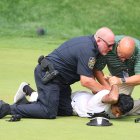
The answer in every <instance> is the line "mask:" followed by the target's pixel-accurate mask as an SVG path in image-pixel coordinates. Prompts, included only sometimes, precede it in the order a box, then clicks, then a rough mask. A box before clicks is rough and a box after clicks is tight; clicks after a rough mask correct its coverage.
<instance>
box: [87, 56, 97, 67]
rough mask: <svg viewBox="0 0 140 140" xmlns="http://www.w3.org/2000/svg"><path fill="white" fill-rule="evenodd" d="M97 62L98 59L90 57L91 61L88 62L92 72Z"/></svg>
mask: <svg viewBox="0 0 140 140" xmlns="http://www.w3.org/2000/svg"><path fill="white" fill-rule="evenodd" d="M95 62H96V58H95V57H90V58H89V61H88V67H89V68H90V69H91V70H92V69H93V68H94V65H95Z"/></svg>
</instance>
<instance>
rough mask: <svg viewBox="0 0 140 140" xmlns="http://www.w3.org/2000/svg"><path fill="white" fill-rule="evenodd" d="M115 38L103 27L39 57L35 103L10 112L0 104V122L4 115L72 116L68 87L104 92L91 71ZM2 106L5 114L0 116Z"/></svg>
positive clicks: (20, 106) (2, 103)
mask: <svg viewBox="0 0 140 140" xmlns="http://www.w3.org/2000/svg"><path fill="white" fill-rule="evenodd" d="M114 38H115V36H114V33H113V32H112V31H111V30H110V29H109V28H107V27H102V28H100V29H98V30H97V32H96V34H95V35H92V36H82V37H77V38H73V39H71V40H69V41H66V42H65V43H63V44H62V45H61V46H60V47H59V48H58V49H56V50H54V51H53V52H52V53H50V54H49V55H48V56H45V57H43V56H42V57H41V58H40V59H39V64H38V65H37V67H36V68H35V72H34V74H35V81H36V86H37V91H38V93H39V97H38V100H37V101H36V102H33V103H30V104H18V105H17V104H14V105H11V106H9V108H8V105H7V104H6V103H4V102H0V108H1V109H0V118H2V117H4V116H5V115H7V114H11V115H14V114H19V115H21V116H22V117H28V118H30V117H32V118H48V119H53V118H56V116H57V115H60V116H71V115H72V113H73V112H72V107H71V87H70V85H71V84H73V83H75V82H77V81H79V80H80V82H81V85H82V86H84V87H87V88H88V89H90V90H91V91H92V92H93V93H96V92H98V91H100V90H102V89H104V87H103V86H102V85H100V84H99V83H97V82H96V81H95V80H94V77H93V67H94V64H95V61H96V57H97V55H98V54H99V53H100V54H102V55H106V54H107V53H108V52H109V51H110V50H112V46H113V45H114V42H115V41H114ZM21 88H22V87H21ZM5 105H6V106H7V107H6V109H7V110H6V111H5V112H6V113H2V112H3V111H2V110H5V109H3V108H5V107H4V106H5Z"/></svg>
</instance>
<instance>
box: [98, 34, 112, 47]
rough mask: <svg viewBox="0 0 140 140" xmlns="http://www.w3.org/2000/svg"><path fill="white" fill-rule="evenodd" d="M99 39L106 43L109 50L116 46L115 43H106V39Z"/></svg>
mask: <svg viewBox="0 0 140 140" xmlns="http://www.w3.org/2000/svg"><path fill="white" fill-rule="evenodd" d="M98 38H100V39H101V40H102V41H103V42H105V44H106V45H107V47H108V48H111V47H112V46H114V45H115V43H113V44H108V42H106V41H105V40H104V39H102V38H101V37H99V36H98Z"/></svg>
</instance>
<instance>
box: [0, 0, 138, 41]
mask: <svg viewBox="0 0 140 140" xmlns="http://www.w3.org/2000/svg"><path fill="white" fill-rule="evenodd" d="M139 5H140V1H138V0H127V2H126V0H117V1H112V0H98V1H97V0H86V1H85V0H76V1H75V0H39V1H38V0H12V1H9V0H1V1H0V7H1V8H0V25H1V26H0V36H6V37H7V36H17V37H18V36H22V37H36V36H37V35H36V30H37V29H38V28H40V27H41V28H44V29H45V31H46V32H47V34H46V36H47V37H48V38H50V39H53V40H55V39H56V38H57V39H67V38H70V37H73V36H77V35H85V34H93V33H94V32H95V31H96V30H97V29H98V28H100V27H102V26H108V27H110V28H111V29H112V30H113V31H114V32H115V33H116V34H126V35H132V36H133V37H137V38H139V37H140V32H139V25H140V21H139V19H140V14H139V13H140V8H139Z"/></svg>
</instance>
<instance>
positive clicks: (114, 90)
mask: <svg viewBox="0 0 140 140" xmlns="http://www.w3.org/2000/svg"><path fill="white" fill-rule="evenodd" d="M118 98H119V90H118V86H117V85H112V86H111V90H110V92H109V94H106V95H105V96H104V97H103V98H102V102H103V103H108V104H115V103H117V101H118Z"/></svg>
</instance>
